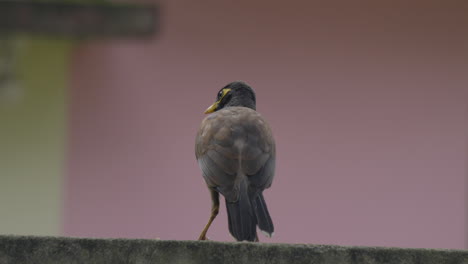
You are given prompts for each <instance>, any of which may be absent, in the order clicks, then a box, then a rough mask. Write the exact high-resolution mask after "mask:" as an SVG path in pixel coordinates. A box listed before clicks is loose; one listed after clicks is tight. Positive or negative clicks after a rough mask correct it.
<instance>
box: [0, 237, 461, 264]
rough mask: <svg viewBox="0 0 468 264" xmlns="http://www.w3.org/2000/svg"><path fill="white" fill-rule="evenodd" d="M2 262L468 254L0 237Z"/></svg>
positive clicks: (453, 261) (372, 261)
mask: <svg viewBox="0 0 468 264" xmlns="http://www.w3.org/2000/svg"><path fill="white" fill-rule="evenodd" d="M0 263H1V264H9V263H18V264H19V263H44V264H45V263H69V264H74V263H113V264H118V263H138V264H143V263H203V264H210V263H265V264H267V263H268V264H275V263H316V264H322V263H323V264H325V263H327V264H331V263H333V264H340V263H343V264H344V263H346V264H348V263H349V264H351V263H353V264H354V263H363V264H377V263H379V264H380V263H402V264H403V263H404V264H412V263H421V264H436V263H437V264H441V263H447V264H457V263H466V264H468V251H463V250H442V249H404V248H378V247H342V246H326V245H303V244H262V243H250V242H240V243H226V242H214V241H202V242H199V241H165V240H143V239H90V238H66V237H31V236H0Z"/></svg>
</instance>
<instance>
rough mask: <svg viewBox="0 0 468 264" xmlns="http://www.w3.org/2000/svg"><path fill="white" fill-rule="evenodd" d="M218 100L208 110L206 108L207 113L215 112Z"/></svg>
mask: <svg viewBox="0 0 468 264" xmlns="http://www.w3.org/2000/svg"><path fill="white" fill-rule="evenodd" d="M218 103H219V101H218V102H216V103H214V104H212V105H210V107H208V108H207V109H206V110H205V114H209V113H213V112H214V111H215V110H216V107H218Z"/></svg>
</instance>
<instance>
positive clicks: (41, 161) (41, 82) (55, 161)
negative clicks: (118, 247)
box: [0, 37, 71, 235]
mask: <svg viewBox="0 0 468 264" xmlns="http://www.w3.org/2000/svg"><path fill="white" fill-rule="evenodd" d="M0 43H1V46H0V65H1V67H0V76H2V77H1V78H0V79H1V82H0V215H1V217H0V233H3V234H32V235H56V234H59V232H60V230H59V228H60V223H59V221H60V217H59V214H60V209H61V204H60V201H61V200H62V199H61V185H62V184H63V180H62V175H63V170H64V168H63V166H64V161H65V135H66V133H65V132H66V112H67V110H66V109H67V105H66V102H67V99H66V98H67V94H66V93H67V92H66V91H67V89H66V86H67V74H68V61H69V60H68V58H69V53H70V47H71V42H70V41H67V40H51V39H45V38H44V39H42V38H28V37H10V38H0Z"/></svg>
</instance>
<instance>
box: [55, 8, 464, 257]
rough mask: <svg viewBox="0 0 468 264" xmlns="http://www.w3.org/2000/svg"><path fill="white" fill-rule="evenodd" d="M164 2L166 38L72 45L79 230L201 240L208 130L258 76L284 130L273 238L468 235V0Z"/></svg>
mask: <svg viewBox="0 0 468 264" xmlns="http://www.w3.org/2000/svg"><path fill="white" fill-rule="evenodd" d="M161 6H162V11H163V12H162V18H161V20H162V29H161V32H160V34H159V35H158V36H157V37H155V38H153V39H149V40H144V41H142V40H120V41H115V40H112V41H100V42H84V43H82V44H81V45H79V46H77V47H76V48H75V50H74V55H73V61H72V79H71V86H72V91H71V97H70V115H71V117H70V121H69V150H68V165H67V166H68V168H67V179H66V190H65V201H64V205H63V208H64V226H63V232H64V235H70V236H91V237H129V238H160V239H177V240H193V239H196V238H197V237H198V235H199V232H200V231H201V229H202V228H203V227H204V225H205V224H206V221H207V219H208V217H209V212H210V197H209V193H208V190H207V189H206V187H205V183H204V180H203V178H202V176H201V172H200V169H199V168H198V165H197V163H196V160H195V155H194V138H195V134H196V131H197V129H198V125H199V124H200V122H201V120H202V119H203V118H204V115H203V111H204V110H205V109H206V107H207V106H208V105H210V104H211V103H212V102H213V101H214V99H215V96H216V93H217V91H218V89H220V88H221V87H222V86H224V85H226V84H227V83H228V82H231V81H234V80H243V81H246V82H248V83H249V84H250V85H251V86H252V87H253V88H254V89H255V91H256V93H257V101H258V102H257V103H258V104H257V110H258V111H259V112H261V113H262V114H263V115H264V116H265V117H266V118H267V120H269V122H270V125H271V126H272V128H273V131H274V134H275V138H276V142H277V152H278V154H277V156H278V157H277V170H276V178H275V181H274V183H273V186H272V188H271V189H269V190H267V191H266V192H265V197H266V200H267V203H268V206H269V208H270V213H271V215H272V218H273V221H274V223H275V226H276V232H275V236H274V237H273V238H272V239H267V238H264V237H260V240H261V241H262V242H284V243H312V244H339V245H368V246H399V247H432V248H466V247H467V244H466V243H467V242H466V238H467V231H468V230H467V224H468V222H467V217H466V214H467V211H466V207H467V204H466V201H467V197H466V194H467V188H466V187H467V184H466V176H467V173H468V172H467V166H466V164H467V160H468V155H467V146H468V142H467V139H468V138H467V135H468V103H467V102H468V101H467V98H468V88H467V87H468V85H467V84H468V74H467V72H468V48H467V47H468V36H467V34H466V33H467V31H466V30H467V28H468V16H467V15H466V14H467V13H468V4H467V3H466V2H464V1H402V0H398V1H386V2H383V1H370V0H368V1H357V2H356V1H353V2H350V1H290V2H286V1H258V0H257V1H247V0H242V1H216V0H204V1H189V0H176V1H165V2H162V3H161ZM222 205H223V206H222V210H221V212H220V214H219V216H218V218H217V219H216V220H215V222H214V224H213V226H212V228H211V229H210V231H209V233H208V237H210V238H211V239H213V240H221V241H232V238H231V237H230V236H229V233H228V230H227V218H226V211H225V208H224V201H223V202H222Z"/></svg>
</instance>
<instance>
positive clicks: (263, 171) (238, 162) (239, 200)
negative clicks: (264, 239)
mask: <svg viewBox="0 0 468 264" xmlns="http://www.w3.org/2000/svg"><path fill="white" fill-rule="evenodd" d="M205 114H209V115H208V116H207V117H206V118H205V119H204V120H203V121H202V123H201V126H200V130H199V131H198V134H197V137H196V142H195V155H196V157H197V161H198V164H199V165H200V168H201V170H202V173H203V177H204V178H205V181H206V184H207V185H208V189H209V191H210V193H211V200H212V207H211V216H210V218H209V220H208V223H207V224H206V226H205V228H204V229H203V231H202V232H201V234H200V237H199V240H206V239H207V238H206V233H207V231H208V229H209V227H210V225H211V223H212V222H213V220H214V219H215V218H216V215H217V214H218V211H219V194H220V193H221V194H222V195H223V196H224V198H225V200H226V209H227V215H228V225H229V232H230V233H231V235H232V236H233V237H234V238H235V239H236V240H237V241H245V240H246V241H258V237H257V229H256V228H257V226H258V227H259V229H260V230H261V231H263V233H264V234H265V235H267V236H269V237H271V236H272V235H273V231H274V227H273V222H272V221H271V217H270V214H269V213H268V209H267V205H266V203H265V199H264V198H263V191H264V190H265V189H267V188H269V187H270V186H271V183H272V181H273V176H274V172H275V141H274V139H273V135H272V133H271V129H270V127H269V126H268V124H267V122H266V121H265V119H263V117H262V116H261V115H260V114H259V113H258V112H257V111H255V93H254V91H253V90H252V88H251V87H250V86H248V85H247V84H246V83H244V82H232V83H230V84H228V85H226V86H225V87H224V88H222V89H221V90H220V91H219V92H218V95H217V98H216V102H215V103H214V104H213V105H211V106H210V107H209V108H208V109H207V110H206V111H205Z"/></svg>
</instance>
